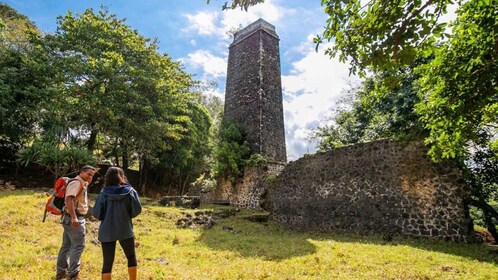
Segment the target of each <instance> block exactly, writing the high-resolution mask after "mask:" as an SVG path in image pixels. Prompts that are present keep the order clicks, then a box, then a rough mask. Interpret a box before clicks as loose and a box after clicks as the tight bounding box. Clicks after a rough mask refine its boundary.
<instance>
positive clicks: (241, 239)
mask: <svg viewBox="0 0 498 280" xmlns="http://www.w3.org/2000/svg"><path fill="white" fill-rule="evenodd" d="M198 241H200V242H202V243H204V244H206V245H207V246H209V247H210V248H212V249H214V250H221V251H232V252H236V253H238V254H240V255H242V256H244V257H257V258H262V259H264V260H273V261H279V260H285V259H289V258H293V257H297V256H305V255H309V254H313V253H315V252H316V251H317V250H318V248H317V246H316V245H314V244H313V241H318V242H320V241H333V242H339V243H360V244H371V245H378V246H394V247H395V246H408V247H412V248H416V249H419V250H423V251H427V252H438V253H444V254H449V255H454V256H459V257H463V258H466V259H469V260H477V261H480V262H487V263H490V264H494V265H498V247H495V246H489V245H485V244H465V243H455V242H448V241H443V240H433V239H422V238H407V237H401V236H395V237H394V238H393V240H392V241H389V242H387V241H385V240H383V237H382V236H380V235H366V236H361V235H356V234H351V233H323V232H313V231H307V232H295V231H290V230H287V229H284V228H283V227H281V226H280V225H278V224H275V223H270V224H269V225H266V226H265V225H263V224H258V223H253V222H249V221H246V220H244V219H241V218H240V217H231V218H228V219H223V220H220V221H219V223H218V224H217V225H216V226H215V227H213V228H212V229H208V230H204V231H203V232H202V234H201V236H200V237H199V240H198ZM373 251H375V249H373Z"/></svg>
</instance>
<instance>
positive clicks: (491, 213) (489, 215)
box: [469, 199, 498, 244]
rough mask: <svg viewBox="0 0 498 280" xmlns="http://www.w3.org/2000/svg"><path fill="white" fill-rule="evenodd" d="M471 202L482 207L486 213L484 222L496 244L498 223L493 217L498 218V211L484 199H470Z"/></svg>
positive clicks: (497, 240)
mask: <svg viewBox="0 0 498 280" xmlns="http://www.w3.org/2000/svg"><path fill="white" fill-rule="evenodd" d="M469 204H470V205H472V206H475V207H477V208H479V209H481V210H482V211H483V213H484V222H485V223H486V226H487V229H488V231H489V233H490V234H491V236H493V239H494V240H495V244H496V243H497V242H498V232H497V231H496V225H495V223H494V222H493V218H495V219H496V220H498V212H496V210H495V209H494V208H493V207H491V205H489V204H488V203H486V201H484V200H483V199H479V200H475V199H470V201H469Z"/></svg>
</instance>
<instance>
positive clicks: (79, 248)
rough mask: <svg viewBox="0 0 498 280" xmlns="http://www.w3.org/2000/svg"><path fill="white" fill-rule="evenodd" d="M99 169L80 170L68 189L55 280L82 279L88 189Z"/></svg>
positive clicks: (87, 168) (86, 167) (87, 166)
mask: <svg viewBox="0 0 498 280" xmlns="http://www.w3.org/2000/svg"><path fill="white" fill-rule="evenodd" d="M97 171H98V169H97V168H95V167H92V166H89V165H85V166H83V168H81V169H80V172H79V175H78V176H76V178H75V179H76V180H72V181H71V182H69V184H68V185H67V187H66V199H65V203H66V207H65V211H64V214H63V216H62V222H61V223H62V226H63V227H64V233H63V236H62V246H61V249H60V250H59V255H58V256H57V274H56V277H55V279H56V280H61V279H71V280H75V279H80V278H79V276H78V275H79V272H80V265H81V254H82V253H83V249H84V248H85V215H86V214H87V212H88V196H87V187H88V184H90V183H91V182H92V179H93V175H95V172H97Z"/></svg>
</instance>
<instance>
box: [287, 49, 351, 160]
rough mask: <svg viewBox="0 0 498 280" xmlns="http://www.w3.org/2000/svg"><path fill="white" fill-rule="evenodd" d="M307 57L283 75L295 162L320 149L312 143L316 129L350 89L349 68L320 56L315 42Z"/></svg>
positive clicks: (289, 147) (289, 142)
mask: <svg viewBox="0 0 498 280" xmlns="http://www.w3.org/2000/svg"><path fill="white" fill-rule="evenodd" d="M304 44H309V47H308V48H307V51H306V52H305V53H304V57H303V58H302V59H300V60H299V61H296V62H294V63H292V69H291V70H290V71H289V74H288V75H282V91H283V95H284V112H285V123H286V134H287V153H288V155H289V159H290V160H293V159H296V157H299V156H301V155H302V154H303V153H306V152H314V151H315V150H316V148H315V143H311V142H310V141H309V140H308V135H309V133H310V132H311V131H312V129H314V128H316V127H317V125H318V123H319V121H320V120H323V119H324V118H325V117H326V116H327V115H328V113H330V110H331V109H332V108H333V107H335V105H336V102H337V101H338V100H339V98H340V96H341V94H342V92H343V90H344V89H345V88H346V87H347V86H348V81H349V80H352V79H354V78H350V77H349V69H348V65H347V64H344V63H340V62H339V61H338V60H337V59H335V58H330V57H328V56H326V55H325V54H324V52H323V50H324V48H326V47H327V46H328V45H327V44H326V45H323V46H322V47H321V48H320V50H319V52H318V53H317V52H316V51H315V49H314V45H312V43H304Z"/></svg>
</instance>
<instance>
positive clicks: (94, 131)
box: [86, 124, 99, 152]
mask: <svg viewBox="0 0 498 280" xmlns="http://www.w3.org/2000/svg"><path fill="white" fill-rule="evenodd" d="M98 133H99V130H98V129H96V128H95V124H92V131H91V132H90V138H89V139H88V142H87V145H86V147H87V150H88V151H90V152H92V151H93V150H95V144H97V134H98Z"/></svg>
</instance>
